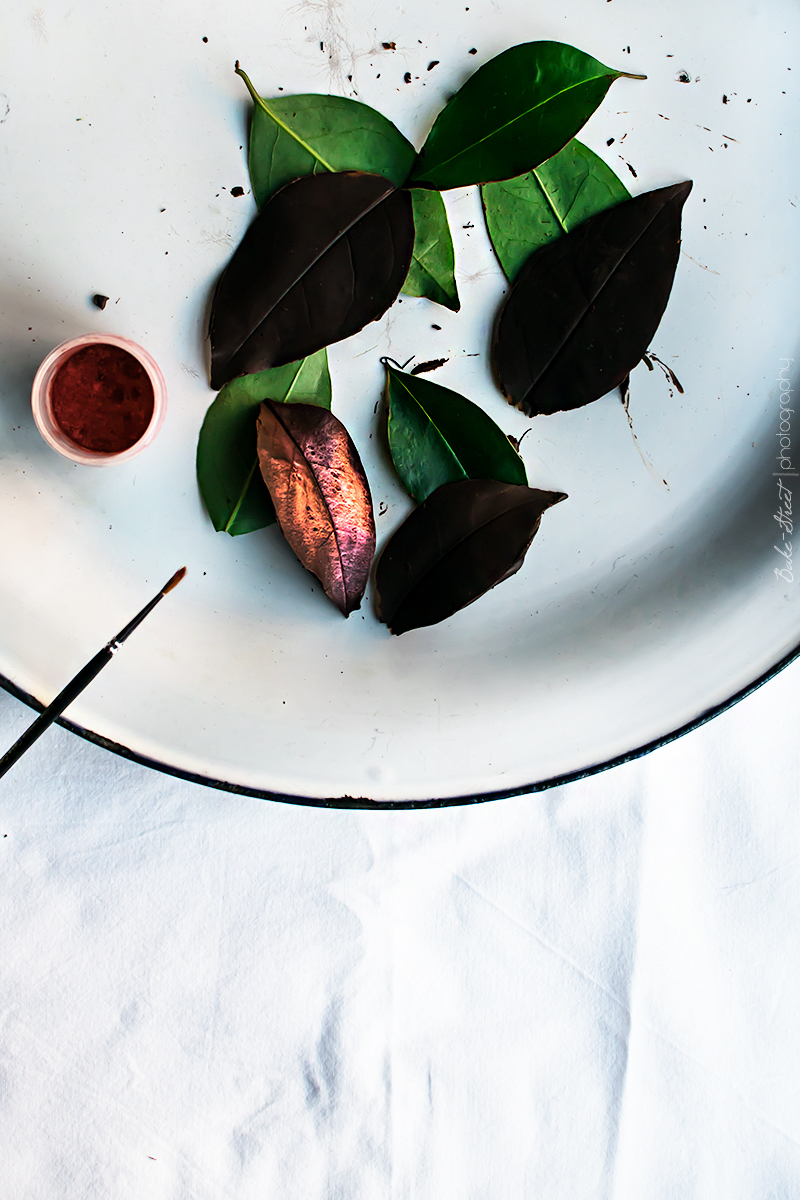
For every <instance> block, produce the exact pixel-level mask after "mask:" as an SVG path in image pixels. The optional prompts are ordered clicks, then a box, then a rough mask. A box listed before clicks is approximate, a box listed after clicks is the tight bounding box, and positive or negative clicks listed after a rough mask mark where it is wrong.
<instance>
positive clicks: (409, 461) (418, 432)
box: [387, 367, 528, 503]
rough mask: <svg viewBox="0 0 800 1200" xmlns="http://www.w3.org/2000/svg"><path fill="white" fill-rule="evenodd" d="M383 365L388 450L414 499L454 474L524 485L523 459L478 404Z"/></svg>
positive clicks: (462, 476)
mask: <svg viewBox="0 0 800 1200" xmlns="http://www.w3.org/2000/svg"><path fill="white" fill-rule="evenodd" d="M387 370H388V376H389V449H390V451H391V455H392V461H393V462H394V465H395V467H396V469H397V473H398V475H399V476H400V478H401V480H402V481H403V486H404V487H405V489H406V491H407V492H408V493H409V495H411V496H413V498H414V499H415V500H416V501H417V502H418V503H421V502H422V501H423V500H424V499H425V498H426V497H427V496H429V495H430V494H431V492H434V491H435V490H436V488H438V487H441V486H442V484H444V483H452V482H454V481H455V480H456V479H495V480H499V481H500V482H501V483H517V484H527V482H528V478H527V475H526V474H525V464H524V463H523V461H522V459H521V458H520V456H519V454H518V453H517V451H516V450H515V449H514V447H513V446H512V445H511V442H510V441H509V440H508V438H507V437H506V435H505V434H504V433H503V431H502V429H500V428H499V426H497V425H495V423H494V421H493V420H492V419H491V417H488V416H487V415H486V413H485V412H484V411H483V409H482V408H478V406H477V404H473V403H472V401H471V400H467V399H466V397H465V396H460V395H459V394H458V392H451V391H450V389H449V388H445V387H441V386H440V385H439V384H438V383H431V381H430V380H429V379H420V377H419V376H418V375H408V374H406V372H404V371H396V370H394V369H393V368H391V367H388V368H387Z"/></svg>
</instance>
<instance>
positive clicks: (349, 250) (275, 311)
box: [209, 171, 414, 388]
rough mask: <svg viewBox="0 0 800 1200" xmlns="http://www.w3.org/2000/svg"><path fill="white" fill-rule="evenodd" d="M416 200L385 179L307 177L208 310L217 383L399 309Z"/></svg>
mask: <svg viewBox="0 0 800 1200" xmlns="http://www.w3.org/2000/svg"><path fill="white" fill-rule="evenodd" d="M413 245H414V220H413V216H412V212H411V197H410V195H409V193H408V192H407V191H402V190H398V189H396V188H395V187H394V185H393V184H392V183H390V182H389V181H388V180H386V179H383V178H382V177H381V176H380V175H367V174H364V173H363V172H357V171H346V172H342V173H339V174H326V175H307V176H306V177H305V178H304V179H297V180H295V182H294V183H290V184H287V186H286V187H284V188H281V190H280V191H279V192H277V193H276V194H275V195H274V196H273V197H272V199H271V200H270V201H269V203H268V204H267V205H266V206H265V208H264V209H263V210H262V212H261V214H260V215H259V216H258V217H256V219H255V221H254V222H253V224H252V225H251V226H250V228H249V229H248V230H247V232H246V233H245V235H244V238H243V239H242V241H241V243H240V244H239V246H238V248H237V249H236V251H235V252H234V255H233V258H232V259H231V261H230V262H229V263H228V266H227V267H226V269H225V271H224V272H223V274H222V277H221V278H220V280H219V283H218V284H217V289H216V292H215V294H214V302H213V304H212V308H211V321H210V324H209V337H210V339H211V386H212V387H213V388H220V387H222V385H223V384H224V383H227V382H228V381H229V380H231V379H235V378H236V376H237V375H245V374H248V373H250V372H253V371H263V370H266V369H267V368H268V367H280V366H282V365H283V364H284V363H288V362H294V361H295V360H296V359H300V358H305V357H307V356H308V355H310V354H314V353H315V351H317V350H321V349H322V347H323V346H328V345H330V344H331V342H338V341H341V339H342V338H346V337H349V336H350V334H352V333H356V332H357V331H358V330H359V329H362V328H363V326H364V325H367V324H368V323H369V322H370V321H375V320H377V319H378V317H380V316H382V315H383V314H384V313H385V312H386V310H387V308H389V307H390V305H391V304H392V303H393V302H394V300H395V298H396V296H397V294H398V292H399V291H400V288H401V287H402V285H403V281H404V279H405V277H406V274H407V272H408V265H409V263H410V262H411V252H412V249H413Z"/></svg>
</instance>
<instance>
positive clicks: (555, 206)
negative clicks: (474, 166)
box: [481, 138, 630, 283]
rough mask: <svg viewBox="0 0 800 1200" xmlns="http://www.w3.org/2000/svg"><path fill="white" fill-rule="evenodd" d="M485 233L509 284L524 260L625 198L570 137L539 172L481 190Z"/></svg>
mask: <svg viewBox="0 0 800 1200" xmlns="http://www.w3.org/2000/svg"><path fill="white" fill-rule="evenodd" d="M481 199H482V201H483V211H484V214H485V216H486V228H487V229H488V231H489V237H490V239H491V242H492V245H493V247H494V252H495V254H496V255H497V258H498V260H499V262H500V266H501V267H502V268H503V270H504V271H505V273H506V276H507V277H508V279H509V280H510V281H511V282H512V283H513V281H514V279H515V278H516V276H517V274H518V272H519V270H520V268H521V267H522V266H523V264H524V263H525V260H526V259H527V257H528V256H529V255H530V254H531V253H532V252H533V251H534V250H538V248H539V247H540V246H543V245H544V244H545V243H546V242H550V241H552V240H553V239H554V238H557V237H560V236H561V234H562V233H569V232H570V230H571V229H574V228H575V226H576V225H580V223H581V221H585V220H586V219H587V218H588V217H593V216H594V214H595V213H598V212H602V211H603V209H605V208H611V206H612V205H613V204H619V203H620V201H622V200H629V199H630V192H629V191H628V189H627V188H626V187H625V184H624V183H623V182H622V180H621V179H618V178H617V176H616V175H615V174H614V172H613V171H612V170H611V167H609V166H607V165H606V163H604V162H603V160H602V158H599V157H598V156H597V155H596V154H595V153H594V151H593V150H590V149H589V147H588V146H584V145H583V143H582V142H579V141H577V140H576V139H575V138H573V140H572V141H571V142H569V143H568V144H567V145H566V146H565V147H564V149H563V150H559V152H558V154H554V155H553V157H552V158H548V160H547V162H543V163H542V165H541V166H540V167H536V168H535V170H533V171H529V172H528V174H527V175H520V176H519V178H518V179H508V180H506V181H504V182H502V183H485V184H484V185H483V187H482V188H481Z"/></svg>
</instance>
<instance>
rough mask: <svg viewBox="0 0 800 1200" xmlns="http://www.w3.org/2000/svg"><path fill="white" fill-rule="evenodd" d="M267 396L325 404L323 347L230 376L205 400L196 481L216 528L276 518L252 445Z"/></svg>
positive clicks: (241, 527)
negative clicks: (265, 368)
mask: <svg viewBox="0 0 800 1200" xmlns="http://www.w3.org/2000/svg"><path fill="white" fill-rule="evenodd" d="M266 399H270V400H276V401H294V402H302V403H303V404H316V405H318V406H319V407H320V408H330V406H331V377H330V372H329V371H328V352H327V350H318V351H317V353H316V354H312V355H311V356H310V357H309V358H303V359H301V360H300V362H293V363H287V364H286V365H285V366H283V367H275V368H274V369H273V370H271V371H258V372H257V373H256V374H255V375H242V376H240V378H239V379H233V380H231V382H230V383H226V384H225V387H224V388H223V389H222V391H221V392H220V393H219V395H218V396H217V398H216V399H215V400H214V401H213V402H212V403H211V405H210V406H209V409H208V412H207V413H206V415H205V420H204V421H203V425H202V428H201V430H200V437H199V439H198V442H197V482H198V484H199V485H200V493H201V495H202V497H203V500H204V501H205V506H206V508H207V509H208V515H209V516H210V517H211V520H212V522H213V524H214V528H215V529H216V530H217V531H218V532H220V533H230V534H231V535H232V536H236V535H237V534H240V533H252V532H253V530H254V529H263V528H264V526H265V525H271V524H272V523H273V522H274V520H275V509H274V508H273V506H272V501H271V500H270V498H269V492H268V491H267V485H266V484H265V483H264V480H263V479H262V478H261V472H260V471H259V469H258V452H257V450H256V420H257V418H258V410H259V408H260V407H261V401H262V400H266Z"/></svg>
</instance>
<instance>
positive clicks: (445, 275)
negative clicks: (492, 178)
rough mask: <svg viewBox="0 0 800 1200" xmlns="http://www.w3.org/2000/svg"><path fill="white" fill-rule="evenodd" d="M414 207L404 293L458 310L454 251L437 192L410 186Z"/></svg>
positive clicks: (454, 310)
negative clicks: (409, 255) (410, 255)
mask: <svg viewBox="0 0 800 1200" xmlns="http://www.w3.org/2000/svg"><path fill="white" fill-rule="evenodd" d="M411 202H412V205H413V210H414V229H415V230H416V234H415V237H414V255H413V257H412V259H411V266H410V267H409V269H408V275H406V281H405V283H404V284H403V292H404V294H405V295H406V296H425V297H426V298H427V299H428V300H433V301H435V302H436V304H443V305H444V306H445V308H451V309H452V310H453V312H458V310H459V309H460V308H461V301H460V300H459V298H458V289H457V287H456V279H455V275H454V273H453V267H454V266H455V253H454V251H453V239H452V237H451V235H450V226H449V224H448V222H447V212H446V210H445V207H444V201H443V200H442V197H441V196H440V195H439V193H438V192H431V191H428V190H427V189H426V188H412V190H411Z"/></svg>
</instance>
